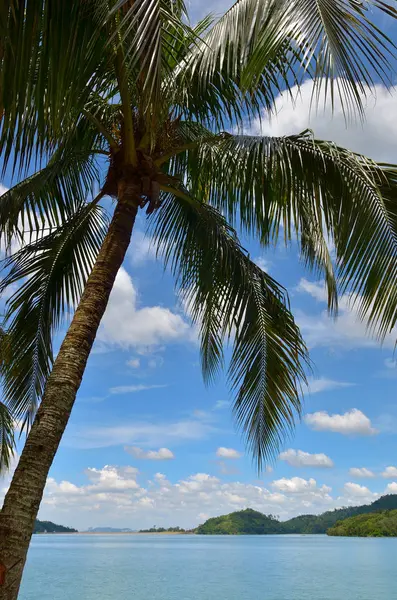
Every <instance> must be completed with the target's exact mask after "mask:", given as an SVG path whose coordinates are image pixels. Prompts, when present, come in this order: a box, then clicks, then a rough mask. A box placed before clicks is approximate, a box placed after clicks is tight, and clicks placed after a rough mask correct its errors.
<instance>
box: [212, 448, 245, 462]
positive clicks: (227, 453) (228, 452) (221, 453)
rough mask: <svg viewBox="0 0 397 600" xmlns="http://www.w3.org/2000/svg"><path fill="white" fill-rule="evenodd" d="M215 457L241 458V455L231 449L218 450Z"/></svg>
mask: <svg viewBox="0 0 397 600" xmlns="http://www.w3.org/2000/svg"><path fill="white" fill-rule="evenodd" d="M216 455H217V456H219V458H231V459H234V458H241V457H242V454H241V452H238V450H234V449H233V448H224V447H221V448H218V450H217V451H216Z"/></svg>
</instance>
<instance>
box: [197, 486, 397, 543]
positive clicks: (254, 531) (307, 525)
mask: <svg viewBox="0 0 397 600" xmlns="http://www.w3.org/2000/svg"><path fill="white" fill-rule="evenodd" d="M386 513H391V514H392V513H395V515H393V517H392V518H395V520H396V531H397V494H389V495H386V496H382V497H381V498H379V499H378V500H375V502H372V504H364V505H362V506H348V507H343V508H337V509H335V510H332V511H327V512H325V513H322V514H320V515H300V516H298V517H293V518H292V519H289V520H288V521H280V520H279V519H278V518H277V517H275V516H273V515H264V514H262V513H260V512H258V511H255V510H252V509H250V508H246V509H245V510H240V511H236V512H233V513H230V514H227V515H221V516H219V517H213V518H211V519H208V520H207V521H206V522H205V523H203V524H202V525H199V526H198V527H197V529H196V533H197V534H200V535H272V534H273V535H274V534H280V535H281V534H325V533H329V531H330V530H332V529H335V528H336V527H342V528H343V526H344V524H345V523H346V522H349V521H354V520H355V519H358V518H359V517H371V516H373V517H375V516H376V515H379V514H383V515H385V514H386ZM363 521H364V522H365V518H364V519H363ZM368 522H369V523H371V524H372V523H374V521H372V520H371V519H369V520H368ZM330 535H345V534H343V533H330ZM346 535H348V534H346ZM353 535H354V534H353ZM385 535H394V534H385Z"/></svg>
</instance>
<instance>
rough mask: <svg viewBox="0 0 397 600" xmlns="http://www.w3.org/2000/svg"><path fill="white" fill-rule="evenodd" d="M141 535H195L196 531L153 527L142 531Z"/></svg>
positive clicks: (181, 528) (140, 531)
mask: <svg viewBox="0 0 397 600" xmlns="http://www.w3.org/2000/svg"><path fill="white" fill-rule="evenodd" d="M139 533H195V530H194V529H183V527H151V528H150V529H140V530H139Z"/></svg>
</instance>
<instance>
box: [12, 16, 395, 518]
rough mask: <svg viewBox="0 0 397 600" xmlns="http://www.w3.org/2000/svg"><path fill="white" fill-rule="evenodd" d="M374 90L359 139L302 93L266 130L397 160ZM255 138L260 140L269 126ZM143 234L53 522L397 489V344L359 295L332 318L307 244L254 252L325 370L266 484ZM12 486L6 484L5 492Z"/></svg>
mask: <svg viewBox="0 0 397 600" xmlns="http://www.w3.org/2000/svg"><path fill="white" fill-rule="evenodd" d="M219 8H221V6H220V5H219ZM193 9H194V10H195V12H196V14H198V12H199V10H198V9H197V7H196V8H195V6H194V5H193ZM376 91H377V94H376V95H377V98H376V100H375V99H374V98H371V99H369V101H368V107H367V121H366V123H365V125H364V126H363V127H361V125H359V124H356V125H352V126H351V127H350V128H349V129H348V130H347V129H346V126H345V122H344V118H343V115H342V111H341V109H340V106H338V104H337V105H336V108H335V113H334V115H333V117H332V118H331V115H330V113H329V112H328V110H327V111H326V112H325V113H323V112H321V114H318V115H312V117H311V119H310V120H309V103H310V94H311V89H310V84H305V85H304V87H303V90H302V95H301V99H300V100H299V101H297V103H296V106H295V107H294V106H292V104H291V103H290V102H289V101H287V100H286V99H284V98H279V99H278V100H277V106H276V108H277V113H278V115H277V117H276V118H274V119H273V120H272V122H271V123H266V124H265V125H263V126H262V131H263V132H264V133H270V134H274V135H280V134H289V133H297V132H299V131H302V130H303V129H305V128H306V127H307V126H308V125H310V126H311V127H312V128H313V129H314V131H315V134H316V136H317V137H319V138H325V139H330V138H332V139H333V140H334V141H336V142H338V143H339V144H341V145H344V146H347V147H349V148H352V149H354V150H357V151H359V152H362V153H364V154H367V155H370V156H372V157H374V158H376V159H378V160H384V161H388V162H396V163H397V142H396V140H397V119H396V114H397V97H396V95H395V94H394V93H391V92H389V91H388V90H385V89H384V88H382V87H381V86H378V88H377V90H376ZM251 130H252V132H253V133H260V126H259V124H255V123H253V124H252V125H251ZM2 183H3V185H4V186H5V187H7V186H8V185H10V182H9V181H7V180H4V181H3V182H2ZM144 230H145V221H144V218H143V217H141V218H140V219H139V221H138V223H137V227H136V230H135V232H134V235H133V242H132V244H131V247H130V249H129V251H128V255H127V258H126V261H125V263H124V266H123V269H122V271H121V272H120V273H119V275H118V278H117V281H116V285H115V289H114V290H113V293H112V296H111V299H110V303H109V307H108V310H107V312H106V315H105V317H104V320H103V323H102V325H101V329H100V332H99V335H98V339H97V341H96V344H95V347H94V351H93V354H92V356H91V358H90V360H89V364H88V367H87V371H86V375H85V378H84V381H83V384H82V386H81V389H80V391H79V394H78V399H77V401H76V406H75V408H74V411H73V414H72V417H71V420H70V424H69V427H68V430H67V432H66V434H65V437H64V439H63V441H62V444H61V448H60V450H59V452H58V455H57V457H56V459H55V462H54V465H53V468H52V470H51V473H50V478H49V481H48V484H47V488H46V492H45V495H44V500H43V503H42V507H41V509H40V517H41V518H43V519H44V518H45V519H51V520H54V521H56V522H60V523H64V524H70V525H73V526H75V527H77V528H79V529H85V528H87V527H91V526H99V525H109V526H122V527H131V528H140V527H146V526H151V525H154V524H156V525H175V524H179V525H182V526H194V525H196V524H197V523H199V522H202V521H203V520H204V519H205V518H207V516H213V515H217V514H222V513H225V512H230V511H232V510H237V509H240V508H244V507H247V506H251V507H253V508H256V509H258V510H261V511H263V512H271V513H273V514H277V515H280V516H281V518H287V517H289V516H292V515H296V514H299V513H302V512H322V511H324V510H327V509H328V508H333V507H335V506H341V505H346V504H362V503H364V502H370V501H372V500H374V499H376V497H377V496H378V495H379V494H382V493H385V492H386V493H387V492H396V493H397V458H396V455H395V447H396V439H397V438H396V436H397V406H396V401H395V400H396V389H397V367H396V363H395V361H394V358H393V349H394V343H395V340H396V332H393V334H392V335H390V337H389V338H387V339H386V340H385V343H384V345H383V347H382V348H381V347H380V346H379V344H378V343H377V342H376V341H375V340H373V339H371V338H370V337H369V336H368V335H367V333H366V329H365V325H364V324H362V323H360V322H359V321H358V320H357V318H356V315H355V313H354V310H352V309H351V308H350V306H349V302H348V298H342V299H341V306H340V315H339V318H338V319H337V320H331V319H330V318H329V317H328V315H327V313H326V303H325V294H324V288H323V285H322V282H321V281H317V280H315V279H314V278H313V276H312V274H311V273H309V272H308V271H307V270H305V268H304V267H303V265H302V264H301V263H300V261H299V256H298V251H297V248H296V247H295V246H294V245H292V246H291V247H290V248H287V249H286V248H284V247H278V248H276V249H275V250H272V251H268V252H266V253H264V252H263V250H262V249H261V248H260V247H259V245H258V244H257V243H256V242H255V241H254V240H247V239H245V240H243V241H244V246H245V247H246V248H247V249H248V250H249V252H250V254H251V256H252V257H253V258H254V259H255V260H256V261H257V262H258V264H260V265H261V266H262V267H263V268H264V269H266V270H268V271H269V272H270V273H271V275H272V276H274V277H275V278H276V279H277V280H278V281H279V282H280V283H282V284H283V285H285V287H286V288H287V289H288V291H289V293H290V297H291V303H292V307H293V310H294V314H295V315H296V318H297V320H298V323H299V324H300V326H301V328H302V332H303V334H304V337H305V339H306V341H307V343H308V345H309V347H310V350H311V358H312V360H313V363H314V371H313V374H312V375H311V379H310V386H309V390H308V391H307V393H306V395H305V407H304V408H305V411H304V417H303V420H302V422H301V423H300V424H298V425H297V428H296V431H295V433H294V435H293V436H292V437H291V438H289V439H288V440H287V441H286V443H285V446H284V448H283V451H282V453H281V455H280V456H279V457H278V458H277V459H276V460H275V461H274V462H273V463H271V464H270V465H269V466H268V469H267V470H266V471H265V472H264V473H263V474H261V475H260V477H258V475H257V473H256V470H255V467H254V464H253V463H252V460H251V457H250V456H249V454H247V452H246V451H245V448H244V445H243V443H242V441H241V438H240V435H239V433H238V432H237V431H236V429H235V427H234V424H233V421H232V417H231V410H230V407H231V400H232V398H231V396H230V394H229V391H228V389H227V386H226V383H225V380H224V379H223V378H222V377H221V378H219V379H218V381H217V383H216V385H214V386H212V387H210V388H206V387H205V386H204V384H203V382H202V378H201V372H200V364H199V351H198V342H197V335H196V332H195V331H194V329H193V328H192V327H191V325H190V323H189V319H188V317H187V316H186V314H185V313H184V310H183V306H181V305H180V303H179V302H178V298H177V297H176V295H175V292H174V287H173V281H172V278H171V277H170V274H169V273H167V272H165V273H164V272H163V268H162V265H161V264H159V263H158V262H156V260H155V257H154V255H153V251H152V250H151V247H150V239H148V238H147V237H145V235H144ZM7 484H8V478H5V479H4V480H3V481H0V494H1V488H2V487H3V488H4V489H5V488H6V487H7Z"/></svg>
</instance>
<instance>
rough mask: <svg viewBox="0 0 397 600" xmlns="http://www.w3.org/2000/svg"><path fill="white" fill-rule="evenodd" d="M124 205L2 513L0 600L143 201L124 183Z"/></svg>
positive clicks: (9, 594)
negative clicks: (139, 204) (140, 201)
mask: <svg viewBox="0 0 397 600" xmlns="http://www.w3.org/2000/svg"><path fill="white" fill-rule="evenodd" d="M119 192H120V193H119V202H118V204H117V206H116V209H115V211H114V215H113V219H112V221H111V224H110V226H109V230H108V232H107V235H106V237H105V240H104V243H103V245H102V248H101V250H100V252H99V254H98V258H97V261H96V263H95V266H94V268H93V270H92V272H91V274H90V276H89V278H88V281H87V284H86V287H85V290H84V293H83V295H82V298H81V300H80V303H79V306H78V308H77V310H76V312H75V315H74V317H73V320H72V323H71V325H70V327H69V329H68V332H67V334H66V337H65V339H64V341H63V343H62V346H61V349H60V351H59V353H58V356H57V358H56V360H55V363H54V366H53V369H52V372H51V375H50V377H49V379H48V382H47V385H46V388H45V391H44V395H43V399H42V402H41V405H40V408H39V410H38V411H37V415H36V418H35V420H34V423H33V425H32V429H31V431H30V433H29V436H28V438H27V440H26V443H25V447H24V449H23V452H22V454H21V458H20V460H19V464H18V467H17V469H16V471H15V474H14V477H13V479H12V482H11V486H10V488H9V490H8V492H7V495H6V497H5V500H4V505H3V509H2V511H1V513H0V600H16V598H17V597H18V591H19V587H20V582H21V578H22V573H23V568H24V565H25V560H26V555H27V551H28V548H29V543H30V539H31V536H32V533H33V526H34V521H35V519H36V516H37V513H38V510H39V506H40V502H41V499H42V496H43V491H44V487H45V484H46V480H47V476H48V472H49V470H50V467H51V464H52V461H53V460H54V457H55V454H56V452H57V450H58V446H59V443H60V441H61V438H62V435H63V432H64V431H65V428H66V426H67V423H68V420H69V417H70V413H71V410H72V408H73V404H74V401H75V398H76V394H77V391H78V389H79V387H80V383H81V380H82V377H83V374H84V370H85V367H86V364H87V360H88V357H89V355H90V352H91V348H92V345H93V343H94V340H95V337H96V333H97V331H98V327H99V324H100V322H101V319H102V316H103V314H104V312H105V309H106V306H107V304H108V300H109V295H110V292H111V290H112V288H113V284H114V280H115V278H116V275H117V272H118V270H119V268H120V266H121V264H122V262H123V260H124V257H125V253H126V251H127V248H128V245H129V242H130V238H131V232H132V228H133V226H134V222H135V218H136V214H137V210H138V202H139V197H138V196H137V193H136V190H135V189H134V188H133V187H132V186H129V185H128V184H127V185H126V184H125V182H121V184H120V185H119Z"/></svg>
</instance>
